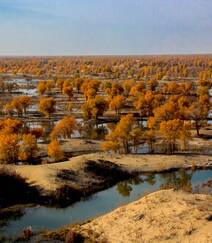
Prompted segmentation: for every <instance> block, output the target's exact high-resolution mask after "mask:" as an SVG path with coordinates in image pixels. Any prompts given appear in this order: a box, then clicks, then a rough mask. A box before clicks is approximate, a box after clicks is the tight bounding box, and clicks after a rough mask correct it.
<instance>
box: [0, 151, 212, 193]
mask: <svg viewBox="0 0 212 243" xmlns="http://www.w3.org/2000/svg"><path fill="white" fill-rule="evenodd" d="M88 160H93V161H97V160H105V161H110V162H112V163H115V164H116V165H118V166H120V167H121V168H123V169H124V170H126V171H128V172H157V171H158V172H159V171H163V170H169V169H172V168H188V167H192V166H200V167H212V156H209V155H115V154H108V153H100V152H99V153H93V154H87V155H80V156H77V157H73V158H71V159H70V160H69V161H65V162H60V163H52V164H44V165H8V166H6V167H7V168H9V169H12V170H15V171H16V172H17V173H19V174H20V175H21V176H23V177H24V178H26V179H27V180H28V181H29V182H30V183H32V184H34V185H38V186H39V187H41V188H42V189H44V190H51V191H52V190H55V189H56V188H58V187H60V186H61V185H62V183H63V182H62V181H61V180H58V179H57V174H58V173H59V172H60V171H62V170H72V171H74V172H76V173H78V174H79V183H80V179H83V178H80V176H81V175H80V170H81V169H82V167H83V166H84V164H85V163H86V161H88ZM0 167H1V165H0ZM91 179H92V178H91ZM87 180H89V178H87ZM70 183H71V181H70ZM73 183H76V182H73ZM77 183H78V182H77Z"/></svg>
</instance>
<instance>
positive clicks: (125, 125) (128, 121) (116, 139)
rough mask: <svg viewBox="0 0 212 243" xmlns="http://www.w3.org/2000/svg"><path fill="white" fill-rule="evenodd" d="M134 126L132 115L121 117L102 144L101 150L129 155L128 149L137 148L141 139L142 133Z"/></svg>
mask: <svg viewBox="0 0 212 243" xmlns="http://www.w3.org/2000/svg"><path fill="white" fill-rule="evenodd" d="M139 129H140V128H137V127H136V126H135V119H134V118H133V115H132V114H128V115H126V116H122V117H121V120H120V121H119V123H118V124H117V125H116V127H115V128H114V130H112V131H111V132H110V133H109V134H108V135H107V136H106V141H105V142H103V143H102V149H103V150H112V151H116V152H117V151H119V152H120V153H129V152H130V147H131V146H134V148H135V147H137V145H139V141H140V139H141V137H142V132H141V130H139Z"/></svg>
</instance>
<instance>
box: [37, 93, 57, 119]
mask: <svg viewBox="0 0 212 243" xmlns="http://www.w3.org/2000/svg"><path fill="white" fill-rule="evenodd" d="M55 104H56V101H55V100H54V98H53V97H49V98H42V99H40V101H39V105H38V108H39V111H40V112H41V113H42V114H44V115H45V116H46V117H48V118H50V115H51V114H52V113H54V112H55Z"/></svg>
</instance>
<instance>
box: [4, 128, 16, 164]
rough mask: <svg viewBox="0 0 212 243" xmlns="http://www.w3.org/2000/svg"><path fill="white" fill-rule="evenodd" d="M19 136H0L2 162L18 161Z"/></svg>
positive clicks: (5, 134)
mask: <svg viewBox="0 0 212 243" xmlns="http://www.w3.org/2000/svg"><path fill="white" fill-rule="evenodd" d="M18 142H19V140H18V135H16V134H14V133H13V134H7V133H4V134H0V160H1V161H2V162H3V163H14V162H16V161H17V159H18V151H19V144H18Z"/></svg>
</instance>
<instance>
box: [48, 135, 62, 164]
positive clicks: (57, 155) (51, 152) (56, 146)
mask: <svg viewBox="0 0 212 243" xmlns="http://www.w3.org/2000/svg"><path fill="white" fill-rule="evenodd" d="M48 156H49V157H51V158H53V159H54V160H55V161H60V160H62V159H63V158H64V153H63V150H62V149H61V146H60V143H59V142H58V140H57V139H53V140H52V141H51V142H50V144H49V146H48Z"/></svg>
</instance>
